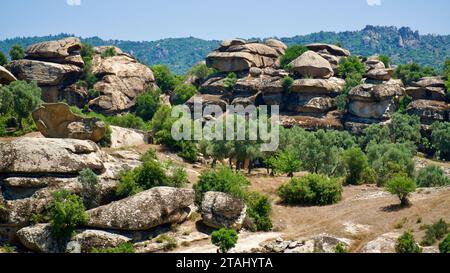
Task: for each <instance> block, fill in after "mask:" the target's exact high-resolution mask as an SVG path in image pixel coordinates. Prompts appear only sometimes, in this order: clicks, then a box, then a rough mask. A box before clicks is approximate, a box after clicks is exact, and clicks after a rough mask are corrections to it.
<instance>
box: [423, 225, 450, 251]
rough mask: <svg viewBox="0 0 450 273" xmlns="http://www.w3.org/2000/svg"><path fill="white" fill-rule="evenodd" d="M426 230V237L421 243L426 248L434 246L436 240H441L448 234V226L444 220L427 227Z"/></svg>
mask: <svg viewBox="0 0 450 273" xmlns="http://www.w3.org/2000/svg"><path fill="white" fill-rule="evenodd" d="M425 228H426V231H425V237H424V239H423V240H422V242H421V243H422V245H425V246H431V245H433V244H434V243H435V242H436V240H441V239H442V238H444V236H445V235H446V234H447V233H448V224H447V223H446V222H445V221H444V220H443V219H439V221H437V222H435V223H434V224H432V225H427V226H425Z"/></svg>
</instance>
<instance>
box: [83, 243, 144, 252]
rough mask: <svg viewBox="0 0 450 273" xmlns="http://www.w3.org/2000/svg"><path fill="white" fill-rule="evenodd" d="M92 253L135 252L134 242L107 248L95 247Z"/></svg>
mask: <svg viewBox="0 0 450 273" xmlns="http://www.w3.org/2000/svg"><path fill="white" fill-rule="evenodd" d="M91 253H108V254H114V253H135V250H134V247H133V244H132V243H123V244H121V245H119V246H117V247H112V248H105V249H98V248H93V249H92V250H91Z"/></svg>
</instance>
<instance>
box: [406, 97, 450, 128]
mask: <svg viewBox="0 0 450 273" xmlns="http://www.w3.org/2000/svg"><path fill="white" fill-rule="evenodd" d="M449 111H450V106H449V104H448V103H446V102H443V101H434V100H415V101H413V102H411V103H410V104H409V105H408V106H407V107H406V112H407V113H408V114H410V115H417V116H419V117H420V119H421V120H422V122H424V123H432V122H434V121H449Z"/></svg>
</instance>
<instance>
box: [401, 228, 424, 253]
mask: <svg viewBox="0 0 450 273" xmlns="http://www.w3.org/2000/svg"><path fill="white" fill-rule="evenodd" d="M395 251H396V252H397V253H422V248H421V247H420V246H419V245H418V244H417V243H416V240H415V239H414V236H413V235H412V234H411V233H410V232H405V233H404V234H403V235H402V236H400V238H398V240H397V244H396V245H395Z"/></svg>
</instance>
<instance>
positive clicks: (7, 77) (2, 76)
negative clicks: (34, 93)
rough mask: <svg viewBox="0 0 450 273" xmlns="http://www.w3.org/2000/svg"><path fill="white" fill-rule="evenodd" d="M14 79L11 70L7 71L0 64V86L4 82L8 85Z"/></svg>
mask: <svg viewBox="0 0 450 273" xmlns="http://www.w3.org/2000/svg"><path fill="white" fill-rule="evenodd" d="M14 81H17V79H16V77H14V75H13V74H11V72H9V71H8V70H7V69H6V68H4V67H3V66H1V65H0V87H1V86H2V85H3V84H5V85H8V84H10V83H12V82H14Z"/></svg>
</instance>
